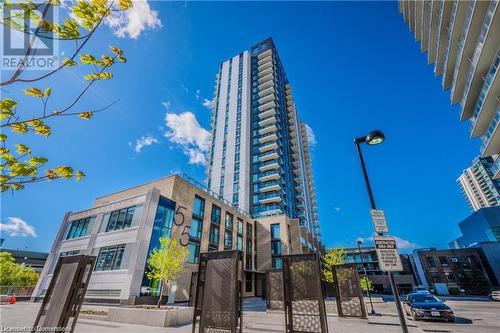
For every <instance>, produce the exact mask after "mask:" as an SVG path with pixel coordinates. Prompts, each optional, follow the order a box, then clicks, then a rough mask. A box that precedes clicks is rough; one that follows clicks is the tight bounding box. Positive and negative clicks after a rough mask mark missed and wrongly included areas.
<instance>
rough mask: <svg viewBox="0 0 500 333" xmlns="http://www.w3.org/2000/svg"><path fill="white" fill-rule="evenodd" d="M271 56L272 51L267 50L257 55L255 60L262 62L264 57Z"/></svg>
mask: <svg viewBox="0 0 500 333" xmlns="http://www.w3.org/2000/svg"><path fill="white" fill-rule="evenodd" d="M271 54H273V51H272V50H271V49H269V50H267V51H264V52H262V53H259V55H258V56H257V58H258V59H259V60H262V59H264V58H265V57H267V56H269V55H271Z"/></svg>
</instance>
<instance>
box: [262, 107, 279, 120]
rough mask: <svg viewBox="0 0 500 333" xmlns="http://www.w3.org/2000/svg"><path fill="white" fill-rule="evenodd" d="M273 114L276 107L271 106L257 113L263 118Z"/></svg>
mask: <svg viewBox="0 0 500 333" xmlns="http://www.w3.org/2000/svg"><path fill="white" fill-rule="evenodd" d="M275 114H276V109H274V108H272V109H270V110H266V111H263V112H261V113H259V118H260V119H265V118H269V117H271V116H274V115H275Z"/></svg>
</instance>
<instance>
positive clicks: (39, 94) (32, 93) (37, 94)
mask: <svg viewBox="0 0 500 333" xmlns="http://www.w3.org/2000/svg"><path fill="white" fill-rule="evenodd" d="M24 93H25V94H26V95H28V96H33V97H43V93H42V91H41V90H40V89H38V88H31V89H24Z"/></svg>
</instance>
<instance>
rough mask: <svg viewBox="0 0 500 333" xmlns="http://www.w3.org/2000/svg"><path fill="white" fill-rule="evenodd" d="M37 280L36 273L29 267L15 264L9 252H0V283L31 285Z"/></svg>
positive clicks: (4, 284) (5, 284)
mask: <svg viewBox="0 0 500 333" xmlns="http://www.w3.org/2000/svg"><path fill="white" fill-rule="evenodd" d="M37 281H38V273H37V272H35V271H34V270H33V268H31V267H26V266H25V265H23V264H17V263H16V262H15V261H14V258H13V257H12V254H10V253H9V252H0V285H2V286H20V287H23V286H33V285H35V284H36V282H37Z"/></svg>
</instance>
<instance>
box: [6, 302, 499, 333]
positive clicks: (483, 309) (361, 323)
mask: <svg viewBox="0 0 500 333" xmlns="http://www.w3.org/2000/svg"><path fill="white" fill-rule="evenodd" d="M447 303H448V304H449V305H450V306H451V307H452V309H453V310H454V311H455V313H456V316H457V322H456V323H442V322H421V321H413V320H409V321H408V325H409V329H410V332H411V333H424V332H429V333H432V332H435V333H438V332H439V333H447V332H457V333H462V332H471V333H483V332H484V333H489V332H491V333H493V332H495V333H498V332H500V302H497V303H494V302H480V301H447ZM39 306H40V304H39V303H23V302H19V303H17V304H15V305H1V306H0V324H1V326H2V328H3V327H26V326H30V325H32V324H33V322H34V319H35V316H36V314H37V311H38V308H39ZM84 308H93V309H106V307H102V306H84ZM244 309H245V312H244V317H243V318H244V322H243V325H244V331H245V332H251V333H262V332H271V333H277V332H284V328H285V319H284V314H283V312H279V311H276V312H266V311H265V303H264V302H262V301H261V300H258V299H247V300H245V308H244ZM375 310H376V311H377V312H378V313H379V314H382V315H381V316H370V317H369V319H368V320H363V319H343V318H338V317H337V315H336V314H334V313H330V314H329V315H328V329H329V333H332V332H334V333H337V332H339V333H341V332H342V333H359V332H363V333H391V332H401V329H400V327H399V322H398V318H397V316H396V307H395V304H394V303H393V302H377V303H375ZM75 331H76V332H78V333H87V332H102V333H107V332H120V333H132V332H140V333H160V332H161V333H190V332H191V325H184V326H181V327H172V328H160V327H151V326H141V325H130V324H121V323H113V322H106V321H98V320H91V319H86V318H80V319H79V320H78V323H77V325H76V330H75Z"/></svg>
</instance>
